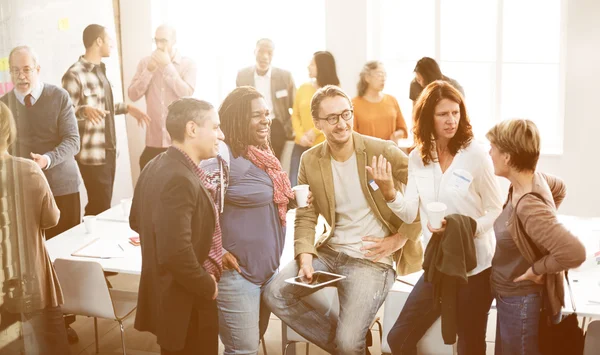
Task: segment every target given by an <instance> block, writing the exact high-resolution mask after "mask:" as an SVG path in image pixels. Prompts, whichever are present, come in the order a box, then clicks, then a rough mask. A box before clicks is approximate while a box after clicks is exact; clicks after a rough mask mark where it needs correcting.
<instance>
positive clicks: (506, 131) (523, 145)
mask: <svg viewBox="0 0 600 355" xmlns="http://www.w3.org/2000/svg"><path fill="white" fill-rule="evenodd" d="M485 137H486V138H487V139H488V140H489V141H490V143H492V144H493V145H495V146H496V147H497V148H498V150H500V151H501V152H503V153H507V154H508V155H509V156H510V160H509V162H508V165H510V166H512V167H513V168H515V169H517V171H535V168H536V166H537V162H538V159H539V158H540V146H541V143H540V132H539V131H538V129H537V126H536V125H535V123H533V121H530V120H526V119H513V120H505V121H502V122H500V123H498V124H497V125H495V126H494V127H492V129H490V130H489V132H488V133H487V134H486V135H485Z"/></svg>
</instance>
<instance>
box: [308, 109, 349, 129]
mask: <svg viewBox="0 0 600 355" xmlns="http://www.w3.org/2000/svg"><path fill="white" fill-rule="evenodd" d="M340 117H341V118H343V119H344V121H350V120H351V119H352V117H354V110H344V111H342V113H334V114H331V115H329V116H327V117H325V118H323V117H317V119H319V120H321V121H327V123H329V124H330V125H332V126H335V125H336V124H338V122H340Z"/></svg>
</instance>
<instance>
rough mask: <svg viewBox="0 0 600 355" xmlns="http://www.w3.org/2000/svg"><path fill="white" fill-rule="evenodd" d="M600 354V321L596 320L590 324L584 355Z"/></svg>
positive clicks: (586, 335)
mask: <svg viewBox="0 0 600 355" xmlns="http://www.w3.org/2000/svg"><path fill="white" fill-rule="evenodd" d="M598 353H600V320H595V321H593V322H590V324H588V327H587V332H586V333H585V343H584V346H583V355H598Z"/></svg>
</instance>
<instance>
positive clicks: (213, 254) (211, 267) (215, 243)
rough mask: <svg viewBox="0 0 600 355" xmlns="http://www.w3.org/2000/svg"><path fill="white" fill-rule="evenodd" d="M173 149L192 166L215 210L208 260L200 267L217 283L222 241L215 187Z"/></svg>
mask: <svg viewBox="0 0 600 355" xmlns="http://www.w3.org/2000/svg"><path fill="white" fill-rule="evenodd" d="M174 148H175V149H177V150H178V151H179V152H180V153H181V154H183V156H184V157H185V158H186V159H187V161H188V163H190V164H191V165H192V167H193V168H194V173H196V175H197V176H198V178H199V179H200V181H202V184H203V185H204V187H205V188H206V189H207V190H208V192H209V193H210V195H211V197H212V199H211V203H212V204H213V207H214V209H215V215H216V216H217V218H215V231H214V232H213V239H212V244H211V246H210V250H209V251H208V258H207V259H206V260H204V263H203V264H202V266H204V269H205V270H206V271H207V272H208V273H210V274H212V275H213V276H214V277H215V279H217V282H218V281H219V279H221V275H222V274H223V241H222V238H221V224H220V223H219V211H218V208H217V205H216V203H215V202H214V201H217V200H218V194H217V186H216V185H214V184H211V183H210V181H209V178H208V175H207V174H206V173H205V172H204V170H202V169H200V167H199V166H198V165H196V164H195V163H194V161H193V160H192V158H190V156H189V155H187V153H186V152H184V151H183V150H181V149H179V148H177V147H174Z"/></svg>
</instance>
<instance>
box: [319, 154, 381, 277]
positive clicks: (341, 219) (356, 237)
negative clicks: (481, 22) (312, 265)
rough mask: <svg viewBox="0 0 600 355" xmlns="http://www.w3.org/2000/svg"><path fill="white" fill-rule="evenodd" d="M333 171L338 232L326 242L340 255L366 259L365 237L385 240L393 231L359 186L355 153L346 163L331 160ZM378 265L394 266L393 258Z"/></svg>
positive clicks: (335, 230)
mask: <svg viewBox="0 0 600 355" xmlns="http://www.w3.org/2000/svg"><path fill="white" fill-rule="evenodd" d="M331 170H332V173H333V186H334V190H335V229H334V231H333V236H332V237H331V238H330V239H329V241H328V242H327V243H328V244H329V245H330V246H331V247H332V248H333V249H334V250H336V251H338V252H343V253H345V254H347V255H349V256H351V257H353V258H359V259H365V256H364V254H363V252H362V251H361V250H360V248H361V247H362V246H363V245H362V237H367V236H371V237H377V238H383V237H387V236H389V235H390V231H389V230H388V229H387V227H386V226H385V225H384V224H383V223H382V222H380V221H379V220H378V219H377V217H375V214H374V213H373V211H372V210H371V207H370V206H369V203H368V202H367V198H366V197H365V193H364V192H363V189H362V188H361V185H360V179H359V175H358V165H357V163H356V153H353V154H352V156H351V157H350V159H348V160H346V161H345V162H338V161H336V160H335V159H333V158H332V159H331ZM365 253H366V252H365ZM379 262H382V263H385V264H388V265H392V257H391V256H389V257H386V258H383V259H381V260H380V261H379Z"/></svg>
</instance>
